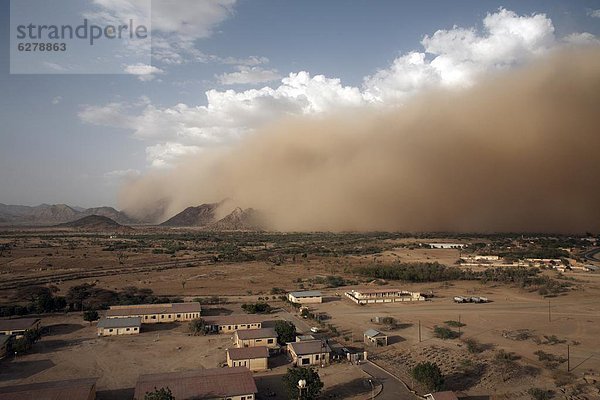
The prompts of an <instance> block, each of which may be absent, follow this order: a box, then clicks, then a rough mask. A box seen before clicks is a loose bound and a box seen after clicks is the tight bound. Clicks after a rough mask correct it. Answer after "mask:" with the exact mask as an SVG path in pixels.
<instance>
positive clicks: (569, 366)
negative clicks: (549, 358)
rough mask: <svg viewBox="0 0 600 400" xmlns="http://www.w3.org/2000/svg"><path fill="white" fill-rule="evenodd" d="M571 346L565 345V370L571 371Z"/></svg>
mask: <svg viewBox="0 0 600 400" xmlns="http://www.w3.org/2000/svg"><path fill="white" fill-rule="evenodd" d="M570 347H571V346H570V345H567V372H571V348H570Z"/></svg>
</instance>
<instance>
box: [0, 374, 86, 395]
mask: <svg viewBox="0 0 600 400" xmlns="http://www.w3.org/2000/svg"><path fill="white" fill-rule="evenodd" d="M95 398H96V378H87V379H71V380H66V381H54V382H42V383H30V384H27V385H17V386H5V387H0V400H64V399H68V400H94V399H95Z"/></svg>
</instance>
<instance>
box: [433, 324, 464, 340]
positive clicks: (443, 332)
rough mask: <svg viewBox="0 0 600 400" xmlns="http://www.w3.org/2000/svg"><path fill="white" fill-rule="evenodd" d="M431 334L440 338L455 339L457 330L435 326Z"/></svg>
mask: <svg viewBox="0 0 600 400" xmlns="http://www.w3.org/2000/svg"><path fill="white" fill-rule="evenodd" d="M433 335H434V336H435V337H437V338H440V339H444V340H446V339H456V338H457V337H458V336H459V335H458V332H455V331H453V330H452V329H448V328H446V327H443V326H435V327H434V328H433Z"/></svg>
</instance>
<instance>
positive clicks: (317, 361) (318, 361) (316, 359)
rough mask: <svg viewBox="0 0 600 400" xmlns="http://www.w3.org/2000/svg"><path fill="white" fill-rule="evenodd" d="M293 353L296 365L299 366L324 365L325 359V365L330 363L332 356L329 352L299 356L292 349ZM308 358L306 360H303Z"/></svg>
mask: <svg viewBox="0 0 600 400" xmlns="http://www.w3.org/2000/svg"><path fill="white" fill-rule="evenodd" d="M290 353H291V355H292V360H293V363H294V365H297V366H299V367H303V366H307V365H322V364H323V360H325V365H329V361H330V356H329V353H319V354H307V355H302V356H298V355H296V354H295V353H294V352H293V351H290ZM303 360H306V361H303Z"/></svg>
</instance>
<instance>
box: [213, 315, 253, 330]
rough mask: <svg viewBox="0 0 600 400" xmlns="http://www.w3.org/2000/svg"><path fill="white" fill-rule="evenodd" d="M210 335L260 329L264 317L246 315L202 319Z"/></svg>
mask: <svg viewBox="0 0 600 400" xmlns="http://www.w3.org/2000/svg"><path fill="white" fill-rule="evenodd" d="M203 320H204V324H205V325H206V326H207V327H208V331H209V332H210V333H233V332H235V331H241V330H246V329H260V328H262V323H263V320H264V317H260V316H257V315H248V314H232V315H222V316H215V317H205V318H203Z"/></svg>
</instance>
